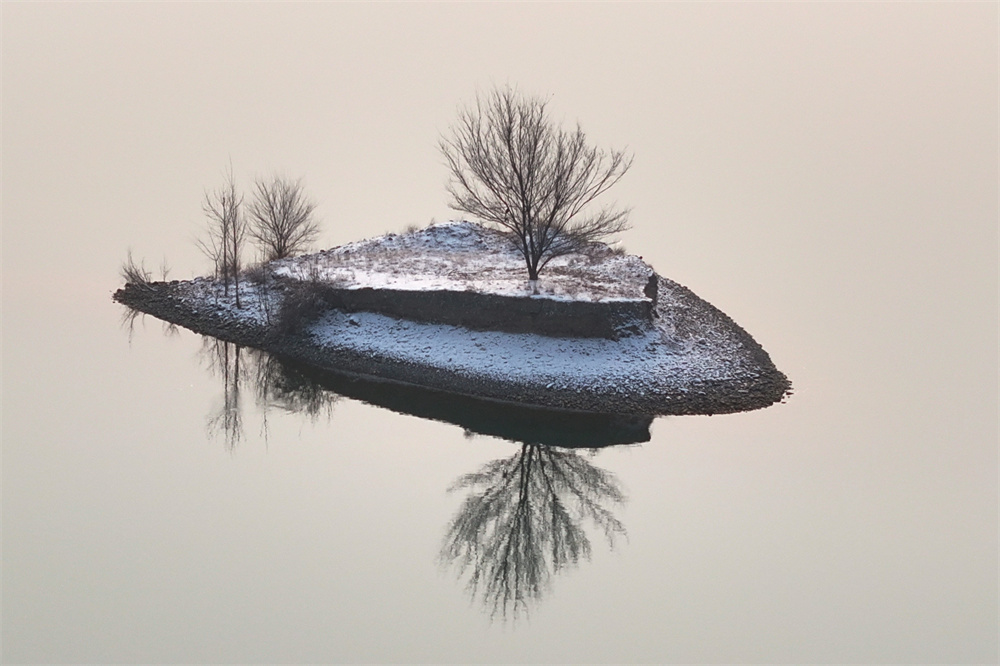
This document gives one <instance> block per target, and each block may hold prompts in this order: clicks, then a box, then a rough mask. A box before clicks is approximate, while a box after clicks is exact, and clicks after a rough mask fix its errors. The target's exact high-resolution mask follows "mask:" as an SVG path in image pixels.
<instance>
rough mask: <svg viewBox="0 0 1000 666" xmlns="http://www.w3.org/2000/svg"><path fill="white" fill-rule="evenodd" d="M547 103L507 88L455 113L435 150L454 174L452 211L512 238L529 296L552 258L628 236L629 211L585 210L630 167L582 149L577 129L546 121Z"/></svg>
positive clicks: (619, 158) (614, 154)
mask: <svg viewBox="0 0 1000 666" xmlns="http://www.w3.org/2000/svg"><path fill="white" fill-rule="evenodd" d="M546 104H547V102H546V101H545V100H542V99H540V98H537V97H527V96H524V95H521V94H520V93H518V92H517V91H516V90H514V89H512V88H510V87H506V88H503V89H494V90H493V91H492V92H490V93H489V94H488V95H486V96H482V95H479V96H477V98H476V104H475V106H474V107H466V108H464V109H461V110H460V111H459V115H458V122H457V123H456V124H455V125H454V126H453V127H452V134H451V137H450V138H442V139H441V142H440V144H439V145H440V149H441V152H442V154H443V155H444V158H445V161H446V163H447V165H448V168H449V170H450V171H451V180H450V181H449V183H448V192H449V193H450V194H451V195H452V197H453V200H452V203H451V207H452V208H454V209H455V210H459V211H463V212H466V213H469V214H470V215H474V216H476V217H478V218H480V219H481V220H483V221H485V222H488V223H491V224H493V225H495V226H497V227H499V228H500V229H502V230H505V231H507V232H509V233H510V234H511V236H512V238H513V240H514V243H515V245H516V246H517V249H518V250H519V251H520V253H521V255H522V256H523V257H524V261H525V264H526V266H527V269H528V279H529V280H531V282H532V287H533V289H534V288H535V286H536V284H537V283H536V281H537V280H538V274H539V273H540V272H541V270H542V269H543V268H545V265H546V264H548V262H549V261H551V260H552V259H554V258H555V257H558V256H561V255H565V254H569V253H570V252H574V251H576V250H578V249H580V248H581V247H583V246H584V245H586V244H587V243H590V242H593V241H596V240H600V239H602V238H606V237H607V236H609V235H612V234H615V233H619V232H621V231H624V230H625V229H627V228H628V210H626V209H616V208H614V207H605V208H603V209H601V210H599V211H598V212H596V213H594V214H590V215H586V214H584V213H585V209H586V208H587V207H588V205H589V204H590V203H591V202H593V201H594V199H596V198H597V197H599V196H600V195H601V194H603V193H604V192H606V191H607V190H608V189H609V188H610V187H612V186H613V185H614V184H615V183H617V182H618V181H619V180H620V179H621V178H622V176H624V175H625V173H626V172H627V171H628V169H629V167H630V166H631V165H632V157H631V155H628V154H627V153H626V152H625V151H620V150H613V151H611V152H609V153H605V152H604V151H602V150H599V149H597V148H593V147H590V146H588V145H587V137H586V135H585V134H584V132H583V130H582V129H581V128H580V126H579V125H577V127H576V129H575V130H573V131H566V130H563V129H561V128H559V127H558V126H556V125H555V124H553V122H552V121H551V120H550V119H549V117H548V114H547V112H546V108H545V107H546Z"/></svg>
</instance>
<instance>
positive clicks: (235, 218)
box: [198, 167, 247, 307]
mask: <svg viewBox="0 0 1000 666" xmlns="http://www.w3.org/2000/svg"><path fill="white" fill-rule="evenodd" d="M242 206H243V195H241V194H239V192H237V190H236V182H235V181H234V180H233V170H232V167H230V168H229V170H228V171H227V172H226V182H225V183H224V184H223V185H222V186H221V187H219V188H218V189H217V190H215V191H213V192H206V193H205V200H204V202H203V203H202V210H204V211H205V215H206V216H207V217H208V237H207V239H205V240H199V241H198V246H199V247H200V248H201V250H202V251H203V252H204V253H205V254H206V255H207V256H208V257H209V259H211V260H212V261H213V262H214V263H215V275H216V277H218V278H219V279H221V280H222V281H223V284H224V285H225V291H226V294H227V295H228V293H229V281H230V280H232V281H233V288H234V289H235V290H236V307H241V305H240V270H241V268H242V266H241V257H240V255H241V254H242V252H243V244H244V242H245V241H246V235H247V220H246V217H245V216H244V215H243V211H242Z"/></svg>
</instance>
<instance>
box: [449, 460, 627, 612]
mask: <svg viewBox="0 0 1000 666" xmlns="http://www.w3.org/2000/svg"><path fill="white" fill-rule="evenodd" d="M457 489H467V490H469V491H470V492H469V495H468V496H467V497H466V498H465V502H464V503H463V504H462V507H461V509H459V511H458V513H457V514H456V515H455V517H454V518H453V519H452V522H451V525H450V526H449V529H448V531H447V533H446V535H445V539H444V545H443V547H442V549H441V558H442V561H444V562H453V563H455V564H456V566H457V567H458V568H459V570H460V575H464V574H465V573H467V572H468V573H469V581H468V589H469V592H470V593H471V594H472V596H473V597H479V598H480V599H481V600H482V602H483V603H484V605H486V606H487V607H488V608H489V609H490V614H491V616H493V617H496V616H497V615H500V616H504V617H506V616H508V615H514V616H517V615H518V614H519V613H521V612H525V611H527V608H528V603H529V602H532V601H537V600H538V599H540V598H541V596H542V595H543V593H544V592H545V591H546V589H547V587H548V585H549V582H550V579H551V577H552V574H554V573H557V572H559V571H560V570H562V569H563V568H565V567H567V566H572V565H575V564H577V563H578V562H579V561H580V559H581V558H583V559H589V557H590V553H591V545H590V540H589V539H588V538H587V534H586V532H585V530H584V528H583V523H584V522H585V521H587V520H589V521H591V522H592V523H593V524H594V525H595V526H597V527H598V528H599V529H600V530H601V531H603V532H604V535H605V536H606V537H607V539H608V543H609V545H611V546H614V540H615V538H616V537H617V536H619V535H625V526H624V525H622V523H621V522H620V521H618V519H616V518H615V517H614V515H613V514H612V513H611V511H610V510H609V509H608V508H606V506H605V505H606V504H608V503H615V504H621V503H622V502H624V501H625V497H624V495H623V493H622V491H621V489H620V488H619V486H618V482H617V480H616V479H615V478H614V476H613V475H612V474H611V473H610V472H608V471H606V470H603V469H601V468H599V467H596V466H595V465H593V464H592V463H590V462H589V461H588V460H586V459H585V458H583V457H582V456H580V455H579V454H577V453H574V452H573V451H569V450H561V449H554V448H550V447H546V446H540V445H536V444H523V445H522V446H521V449H520V451H519V452H518V453H516V454H515V455H513V456H511V457H510V458H506V459H503V460H495V461H493V462H490V463H488V464H486V465H484V466H483V467H482V468H481V469H480V470H479V471H478V472H474V473H472V474H466V475H465V476H462V477H461V478H459V479H458V480H457V481H456V482H455V483H454V484H453V485H452V487H451V488H450V489H449V490H450V491H454V490H457Z"/></svg>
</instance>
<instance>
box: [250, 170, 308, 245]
mask: <svg viewBox="0 0 1000 666" xmlns="http://www.w3.org/2000/svg"><path fill="white" fill-rule="evenodd" d="M315 210H316V204H315V203H314V202H313V201H312V200H310V199H309V198H308V197H307V196H306V194H305V192H304V191H303V190H302V183H301V181H298V180H295V181H292V180H287V179H285V178H280V177H278V176H272V177H271V179H270V180H265V179H262V178H258V179H257V180H256V181H254V189H253V201H252V202H250V235H251V236H253V238H254V240H256V241H257V245H258V247H259V249H260V251H261V254H262V255H263V259H264V261H271V260H274V259H283V258H284V257H290V256H292V255H294V254H299V253H301V252H302V251H304V250H305V249H306V248H308V247H309V245H310V244H311V243H312V242H313V241H315V240H316V237H317V236H318V235H319V226H318V225H317V223H316V221H315V220H314V219H313V212H314V211H315Z"/></svg>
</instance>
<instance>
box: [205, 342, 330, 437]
mask: <svg viewBox="0 0 1000 666" xmlns="http://www.w3.org/2000/svg"><path fill="white" fill-rule="evenodd" d="M201 357H202V359H203V360H204V361H205V364H206V365H207V366H208V368H209V370H210V371H211V372H212V374H214V375H216V376H217V377H219V378H220V379H221V380H222V386H223V388H222V404H221V406H220V407H219V408H218V409H216V410H215V411H214V412H212V413H211V415H210V416H209V418H208V431H209V433H211V434H213V435H215V434H221V435H223V436H224V438H225V441H226V446H227V447H228V448H229V449H234V448H235V447H236V446H237V445H238V444H239V443H240V442H241V441H242V440H243V403H242V395H243V393H242V389H243V387H244V386H245V385H247V384H249V386H250V387H251V389H252V390H253V394H254V398H255V400H256V403H257V405H258V406H259V407H260V408H261V411H262V413H263V414H264V426H265V428H266V426H267V412H268V410H269V409H270V408H272V407H273V408H277V409H281V410H283V411H286V412H290V413H295V414H305V415H307V416H309V417H311V418H313V419H315V418H318V417H319V416H323V415H325V416H329V415H330V414H332V412H333V406H334V403H336V401H337V400H338V399H339V398H340V396H339V395H337V394H336V393H334V392H332V391H328V390H326V389H325V388H323V387H322V386H320V385H318V384H316V383H315V382H313V381H311V380H310V379H308V378H307V377H304V376H303V375H301V374H299V373H297V372H295V371H294V370H292V369H290V368H287V367H286V366H285V365H284V364H282V363H281V361H280V360H279V359H277V358H275V357H274V356H271V355H270V354H268V353H267V352H263V351H260V350H259V349H253V348H252V347H241V346H240V345H237V344H234V343H231V342H226V341H224V340H219V339H217V338H211V337H207V336H206V337H205V338H203V340H202V348H201Z"/></svg>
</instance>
